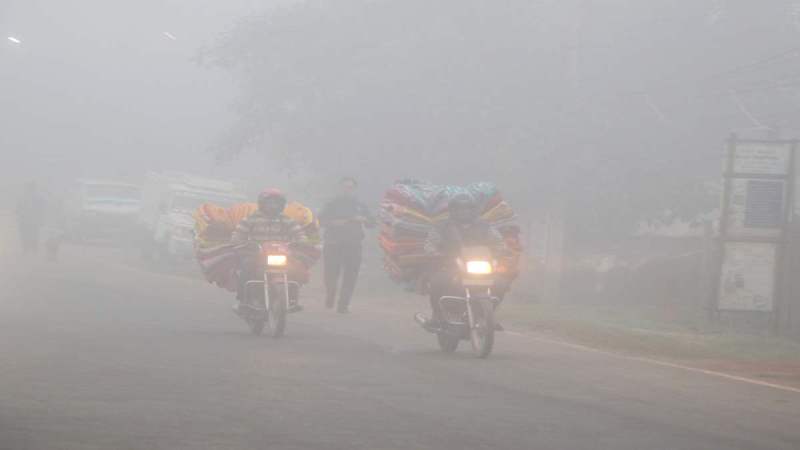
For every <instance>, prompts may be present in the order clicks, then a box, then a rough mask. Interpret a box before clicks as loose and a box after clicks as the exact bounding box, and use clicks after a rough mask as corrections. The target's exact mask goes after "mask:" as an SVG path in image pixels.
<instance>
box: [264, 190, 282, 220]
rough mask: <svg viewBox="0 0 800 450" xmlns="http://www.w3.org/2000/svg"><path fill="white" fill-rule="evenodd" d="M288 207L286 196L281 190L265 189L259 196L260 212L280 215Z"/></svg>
mask: <svg viewBox="0 0 800 450" xmlns="http://www.w3.org/2000/svg"><path fill="white" fill-rule="evenodd" d="M285 207H286V195H284V193H283V192H281V190H280V189H265V190H263V191H261V193H260V194H258V210H259V211H261V212H262V213H264V214H267V215H273V216H275V215H278V214H280V213H281V212H283V209H284V208H285Z"/></svg>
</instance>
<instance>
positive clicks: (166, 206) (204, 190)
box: [139, 173, 246, 259]
mask: <svg viewBox="0 0 800 450" xmlns="http://www.w3.org/2000/svg"><path fill="white" fill-rule="evenodd" d="M245 200H246V197H245V196H244V195H243V194H241V193H240V191H239V190H238V189H237V187H236V185H235V184H234V183H231V182H227V181H223V180H215V179H210V178H203V177H198V176H194V175H188V174H181V173H148V174H147V176H146V177H145V182H144V184H143V186H142V208H141V211H140V214H139V225H140V229H141V232H142V239H143V242H142V253H143V256H145V257H146V258H148V259H150V258H153V257H154V256H159V257H162V258H166V259H188V258H191V257H192V256H193V243H194V219H193V218H192V214H193V213H194V211H195V210H196V209H197V208H198V207H200V205H202V204H204V203H214V204H216V205H219V206H222V207H229V206H231V205H233V204H235V203H240V202H243V201H245Z"/></svg>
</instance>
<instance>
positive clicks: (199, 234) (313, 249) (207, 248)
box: [194, 202, 322, 291]
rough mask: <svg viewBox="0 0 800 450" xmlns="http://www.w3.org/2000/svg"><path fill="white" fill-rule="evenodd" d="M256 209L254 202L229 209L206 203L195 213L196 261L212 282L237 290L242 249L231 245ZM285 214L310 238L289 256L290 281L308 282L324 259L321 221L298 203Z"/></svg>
mask: <svg viewBox="0 0 800 450" xmlns="http://www.w3.org/2000/svg"><path fill="white" fill-rule="evenodd" d="M257 209H258V206H257V205H256V204H255V203H240V204H237V205H234V206H232V207H230V208H228V209H225V208H221V207H219V206H216V205H212V204H208V203H207V204H204V205H202V206H200V207H199V208H198V209H197V210H196V211H195V212H194V219H195V258H196V259H197V262H198V264H199V265H200V269H201V271H202V272H203V275H204V276H205V278H206V280H208V282H209V283H212V284H216V285H217V286H219V287H221V288H223V289H227V290H229V291H235V290H236V288H237V286H238V268H239V256H240V251H239V250H240V249H239V247H238V246H237V245H234V244H233V243H231V236H232V234H233V230H235V229H236V226H237V225H239V222H241V221H242V220H244V219H245V218H246V217H247V216H249V215H250V214H252V213H253V212H255V211H256V210H257ZM284 214H286V215H287V216H289V217H290V218H291V219H292V220H294V221H295V222H297V223H299V224H300V225H301V226H302V228H303V232H304V233H305V235H306V238H307V242H306V243H302V244H294V245H292V246H291V248H290V254H289V273H290V276H291V278H292V279H293V280H295V281H298V282H300V283H305V282H307V281H308V279H309V274H310V271H311V268H312V267H313V266H314V264H316V262H317V261H318V260H319V258H320V256H322V252H321V251H320V248H319V243H320V240H321V239H320V233H319V222H318V221H317V218H316V217H315V216H314V214H313V212H312V211H311V210H310V209H309V208H307V207H305V206H304V205H302V204H301V203H298V202H290V203H289V204H287V205H286V209H284Z"/></svg>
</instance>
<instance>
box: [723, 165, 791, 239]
mask: <svg viewBox="0 0 800 450" xmlns="http://www.w3.org/2000/svg"><path fill="white" fill-rule="evenodd" d="M729 188H730V196H729V200H728V208H727V221H728V223H727V230H726V231H727V236H728V237H730V238H736V237H738V238H751V237H762V238H770V237H771V238H778V237H780V234H781V229H782V227H783V217H784V213H785V206H784V203H785V197H786V194H785V190H786V182H785V181H784V180H764V179H752V178H737V179H733V180H731V182H730V185H729Z"/></svg>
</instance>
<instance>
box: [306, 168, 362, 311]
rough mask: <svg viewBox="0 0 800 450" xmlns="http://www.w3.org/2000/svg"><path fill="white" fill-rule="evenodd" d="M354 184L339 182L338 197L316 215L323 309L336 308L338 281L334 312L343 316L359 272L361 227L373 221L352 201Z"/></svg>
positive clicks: (359, 205)
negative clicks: (320, 231)
mask: <svg viewBox="0 0 800 450" xmlns="http://www.w3.org/2000/svg"><path fill="white" fill-rule="evenodd" d="M357 187H358V184H357V183H356V180H355V179H353V178H349V177H347V178H343V179H342V180H341V181H340V182H339V189H340V192H339V195H337V196H336V197H334V198H333V199H332V200H330V201H329V202H328V203H327V204H325V206H324V207H323V208H322V212H320V213H319V221H320V225H321V226H322V227H323V228H324V230H325V235H324V238H323V241H324V245H323V250H322V252H323V263H324V266H325V267H324V269H325V288H326V297H325V305H326V306H327V307H328V308H333V307H334V305H336V294H337V291H338V290H339V279H340V278H341V279H342V286H341V291H340V292H339V303H338V305H336V306H337V308H336V310H337V311H338V312H339V313H347V312H349V308H350V299H351V298H352V296H353V291H354V290H355V287H356V281H357V280H358V272H359V269H360V268H361V242H362V241H363V240H364V227H368V228H372V227H374V226H375V220H374V219H373V217H372V215H371V214H370V212H369V209H368V208H367V207H366V206H365V205H364V203H362V202H361V201H359V200H358V199H357V198H356V188H357Z"/></svg>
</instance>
